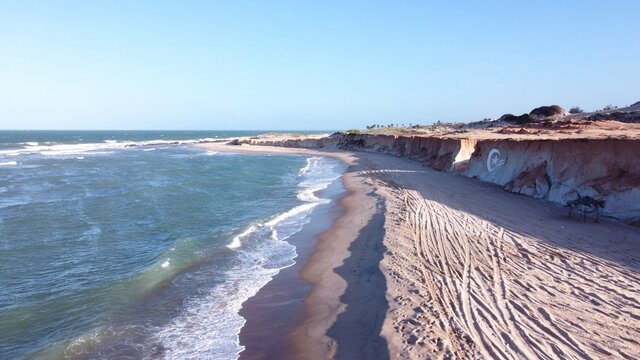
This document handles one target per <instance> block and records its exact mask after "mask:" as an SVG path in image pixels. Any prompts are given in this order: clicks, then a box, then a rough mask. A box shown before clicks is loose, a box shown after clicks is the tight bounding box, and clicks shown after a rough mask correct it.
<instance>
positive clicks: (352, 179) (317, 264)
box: [198, 144, 388, 359]
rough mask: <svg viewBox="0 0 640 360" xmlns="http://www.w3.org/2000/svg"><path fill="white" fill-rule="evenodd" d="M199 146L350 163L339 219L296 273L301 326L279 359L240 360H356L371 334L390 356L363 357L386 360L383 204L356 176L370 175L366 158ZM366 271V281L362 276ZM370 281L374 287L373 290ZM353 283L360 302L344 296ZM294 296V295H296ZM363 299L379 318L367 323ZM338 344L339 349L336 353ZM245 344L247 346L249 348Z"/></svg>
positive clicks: (288, 339) (379, 348)
mask: <svg viewBox="0 0 640 360" xmlns="http://www.w3.org/2000/svg"><path fill="white" fill-rule="evenodd" d="M198 146H199V147H203V148H206V149H209V150H214V151H220V152H233V153H244V154H252V153H253V154H299V155H314V156H325V157H332V158H335V159H338V160H340V161H342V162H343V163H344V164H345V165H347V168H346V169H345V172H344V173H343V174H342V176H341V178H342V183H343V187H344V189H345V191H344V192H343V194H341V196H340V197H339V198H338V199H337V205H338V206H339V207H340V210H339V212H340V214H339V216H337V217H336V218H335V219H334V221H333V222H332V223H331V225H330V227H329V228H328V229H327V230H326V231H324V232H322V233H321V234H319V235H318V236H317V237H316V239H315V244H314V245H313V249H311V253H310V254H308V256H307V258H306V261H304V262H300V265H301V268H300V269H299V273H298V274H297V276H298V277H299V278H300V279H302V280H303V281H304V282H305V283H306V284H308V286H309V288H308V291H306V292H305V293H304V299H303V300H302V304H301V305H302V306H301V308H300V309H299V311H300V313H299V314H298V315H297V316H298V317H299V320H298V321H296V322H295V323H294V324H293V325H294V326H292V327H291V328H289V329H288V331H287V332H286V334H284V336H283V338H282V339H281V341H277V343H280V344H281V345H282V346H283V347H284V349H285V350H284V351H283V350H282V349H279V350H278V351H277V353H276V354H273V353H269V354H261V356H259V355H257V354H256V353H255V352H254V351H252V350H249V351H247V353H248V354H243V353H241V354H240V359H272V358H274V359H275V358H277V359H300V358H309V359H316V358H317V359H321V358H331V357H335V356H341V357H344V358H354V356H355V357H358V356H361V352H360V349H359V347H366V346H367V345H371V342H370V338H371V337H372V336H373V338H375V339H376V340H375V341H374V343H375V345H374V347H373V348H374V349H375V351H376V352H378V353H379V354H387V355H386V356H382V357H380V356H374V354H373V353H372V354H371V356H369V357H368V358H388V352H387V349H386V347H387V346H386V341H385V340H384V339H382V338H381V337H380V336H379V333H380V331H381V328H382V323H383V320H384V315H385V311H386V308H387V305H386V299H385V296H384V294H385V291H384V286H385V280H384V276H383V275H382V273H381V272H380V269H379V267H378V265H377V264H378V263H379V262H380V260H381V259H382V254H383V252H384V251H383V250H384V246H383V245H382V241H383V234H384V229H383V225H384V200H383V199H382V197H380V196H378V195H376V194H375V191H376V189H375V187H374V186H373V184H372V183H368V182H365V181H362V178H361V177H360V176H359V172H362V171H366V170H368V169H370V167H369V166H368V165H365V164H363V159H362V158H360V157H358V156H357V155H355V154H352V153H349V152H342V151H317V150H310V149H299V148H278V147H272V146H255V145H251V146H243V145H225V144H213V145H210V144H204V145H198ZM355 255H357V256H355ZM297 263H298V262H297ZM296 267H297V266H296ZM365 272H366V273H367V275H366V276H363V273H365ZM278 275H280V274H278ZM275 280H276V279H274V280H272V282H270V283H269V284H267V285H266V286H265V287H268V286H269V285H270V284H272V283H273V281H275ZM372 281H373V285H375V286H371V285H372ZM356 284H359V286H358V287H359V288H360V290H364V291H365V293H366V295H365V296H363V294H362V291H356V292H350V291H348V288H353V287H355V286H356ZM272 286H273V285H272ZM263 289H264V288H263ZM261 290H262V289H261ZM294 292H295V293H299V292H298V290H295V291H294ZM260 295H261V294H260V293H258V294H257V295H256V296H254V297H253V298H252V299H250V300H248V301H247V302H246V303H251V302H256V303H258V304H259V303H260V302H261V301H260V300H259V299H257V298H258V297H260ZM365 297H366V298H367V299H369V300H373V301H374V302H376V304H375V306H373V307H372V308H373V309H375V311H374V312H375V313H376V315H377V316H375V317H373V318H371V317H370V314H371V312H370V311H362V310H363V308H362V307H359V306H358V303H359V302H360V301H362V300H363V298H365ZM350 305H353V306H350ZM243 308H244V305H243ZM358 309H360V311H358ZM250 311H253V310H250ZM354 322H360V323H362V322H365V323H370V324H369V325H370V326H365V327H361V328H360V329H356V328H354V327H353V323H354ZM247 323H249V319H247ZM372 329H375V330H374V331H372ZM252 331H254V330H253V329H251V330H249V329H245V328H244V327H243V330H242V331H241V337H243V336H244V337H251V336H249V335H247V333H250V332H252ZM243 333H244V335H243ZM338 343H340V344H341V346H340V347H338ZM342 344H344V345H342ZM242 345H245V346H246V347H247V349H248V348H249V346H247V345H246V344H242ZM276 355H277V356H276Z"/></svg>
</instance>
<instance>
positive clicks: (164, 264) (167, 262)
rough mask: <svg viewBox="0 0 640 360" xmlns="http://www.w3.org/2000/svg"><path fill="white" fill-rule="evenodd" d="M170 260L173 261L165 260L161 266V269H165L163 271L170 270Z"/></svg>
mask: <svg viewBox="0 0 640 360" xmlns="http://www.w3.org/2000/svg"><path fill="white" fill-rule="evenodd" d="M170 260H171V259H167V260H165V261H164V262H163V263H162V264H161V265H160V267H161V268H163V269H166V268H168V267H169V265H171V262H170Z"/></svg>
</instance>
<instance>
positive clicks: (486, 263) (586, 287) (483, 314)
mask: <svg viewBox="0 0 640 360" xmlns="http://www.w3.org/2000/svg"><path fill="white" fill-rule="evenodd" d="M222 146H225V145H222ZM233 147H235V146H231V147H228V148H233ZM239 150H240V149H239ZM271 150H274V151H271ZM242 151H243V152H245V151H246V152H275V153H285V152H286V153H301V154H303V153H307V154H314V155H324V156H339V157H340V156H342V157H345V158H346V159H348V160H349V163H348V164H349V168H348V169H347V171H346V172H345V173H344V174H343V181H344V183H345V188H346V189H347V191H348V194H347V196H346V197H344V198H343V199H342V200H341V204H342V205H343V206H344V209H345V212H344V214H343V216H341V217H340V218H339V219H338V220H337V221H336V222H335V223H334V224H333V225H332V227H331V229H329V230H328V231H327V232H325V233H323V234H322V235H321V236H320V238H319V240H318V246H317V247H316V249H315V250H314V252H313V254H312V255H311V257H310V259H309V261H308V262H307V264H306V266H305V267H304V269H303V270H302V272H301V276H303V277H304V278H305V279H306V280H307V281H309V282H310V283H311V284H312V285H313V287H312V289H311V291H310V293H309V295H308V296H307V297H306V298H305V300H304V306H303V309H304V310H303V321H302V323H301V324H299V325H298V326H297V327H296V328H295V329H294V330H293V331H291V332H290V333H289V334H287V336H286V340H287V342H288V344H290V346H291V349H292V352H291V354H290V355H288V356H287V357H285V358H338V359H348V358H354V357H355V358H363V357H364V358H373V359H387V358H393V359H395V358H407V359H418V358H423V357H424V356H425V355H427V356H430V357H434V358H443V357H444V358H447V357H453V358H505V359H507V358H514V357H515V358H519V357H524V358H539V357H544V356H549V354H551V355H550V357H552V358H602V357H622V358H635V357H640V345H639V344H638V343H637V342H635V341H634V340H633V339H634V337H636V335H637V329H638V328H640V307H639V306H638V305H640V297H639V296H638V294H640V252H639V249H640V229H638V228H637V227H633V226H630V225H627V224H624V223H621V222H619V221H615V220H609V219H601V221H600V222H599V223H593V222H582V221H578V220H576V219H569V218H568V216H567V213H566V209H564V208H561V207H559V206H557V205H554V204H552V203H550V202H547V201H544V200H537V199H533V198H530V197H526V196H517V195H514V194H511V193H508V192H505V191H504V190H502V189H501V188H500V187H498V186H495V185H492V184H489V183H486V182H481V181H477V180H474V179H469V178H465V177H462V176H457V175H455V174H452V173H447V172H439V171H435V170H433V169H430V168H427V167H424V166H422V164H420V163H419V162H416V161H411V160H407V159H402V158H398V157H395V156H389V155H384V154H376V153H349V152H329V151H315V150H307V149H303V150H301V149H289V148H277V147H269V146H255V145H247V146H242ZM380 276H382V281H380V279H381V278H380Z"/></svg>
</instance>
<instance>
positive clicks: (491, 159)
mask: <svg viewBox="0 0 640 360" xmlns="http://www.w3.org/2000/svg"><path fill="white" fill-rule="evenodd" d="M505 162H506V160H504V159H501V158H500V151H499V150H498V149H491V151H490V152H489V156H487V170H489V172H492V171H493V170H495V169H496V168H497V167H498V166H502V165H504V163H505Z"/></svg>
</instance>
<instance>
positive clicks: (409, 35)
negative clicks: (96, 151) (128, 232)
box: [0, 0, 640, 129]
mask: <svg viewBox="0 0 640 360" xmlns="http://www.w3.org/2000/svg"><path fill="white" fill-rule="evenodd" d="M639 19H640V1H638V0H628V1H623V0H617V1H604V0H602V1H589V0H583V1H578V0H576V1H527V2H524V1H440V2H438V3H437V4H436V2H435V1H426V0H423V1H279V2H275V1H274V2H266V1H206V2H205V1H202V2H196V1H166V2H162V1H148V2H142V1H124V0H123V1H77V2H71V1H67V2H63V1H38V2H34V1H26V0H17V1H10V0H9V1H7V0H5V1H2V3H1V4H0V128H4V129H345V128H352V127H356V128H361V127H364V126H365V125H367V124H374V123H383V124H387V123H429V122H434V121H437V120H442V121H472V120H478V119H482V118H484V117H496V116H499V115H501V114H503V113H506V112H511V113H523V112H528V111H529V110H531V109H532V108H533V107H536V106H539V105H545V104H559V105H561V106H564V107H570V106H574V105H578V106H581V107H583V108H584V109H587V110H590V109H596V108H601V107H603V106H605V105H607V104H614V105H619V106H622V105H628V104H631V103H633V102H636V101H639V100H640V20H639Z"/></svg>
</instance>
